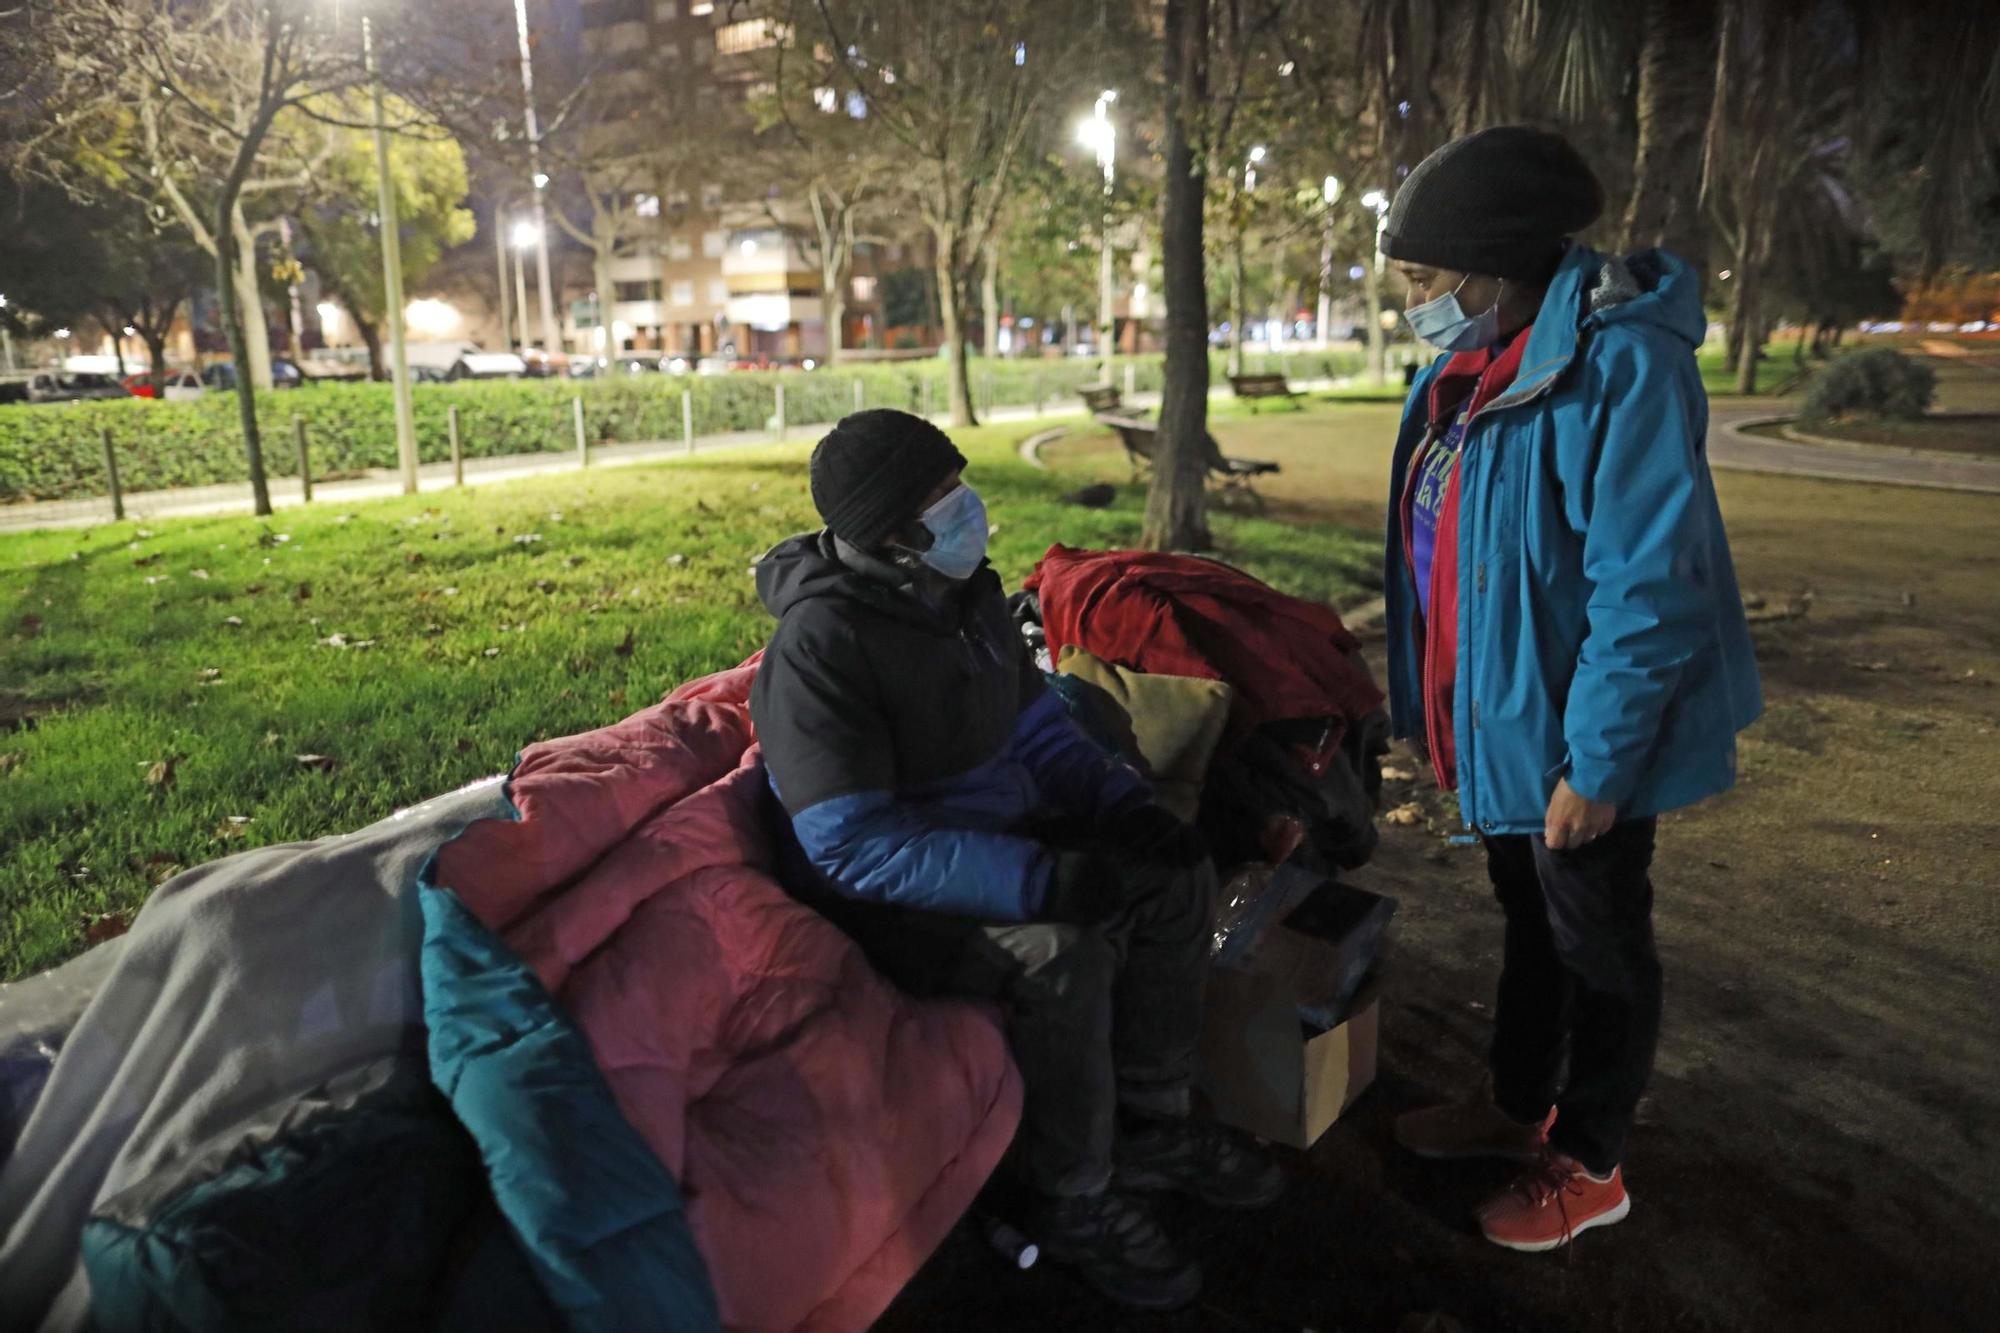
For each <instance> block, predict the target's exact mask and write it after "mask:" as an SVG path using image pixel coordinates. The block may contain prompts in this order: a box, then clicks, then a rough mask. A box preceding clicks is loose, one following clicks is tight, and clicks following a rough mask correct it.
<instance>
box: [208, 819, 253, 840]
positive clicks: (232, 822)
mask: <svg viewBox="0 0 2000 1333" xmlns="http://www.w3.org/2000/svg"><path fill="white" fill-rule="evenodd" d="M249 824H250V816H248V815H225V816H223V818H222V822H221V823H219V824H217V825H216V826H215V836H216V837H218V838H223V839H230V838H241V837H244V836H246V835H247V834H248V833H249V832H250V829H249Z"/></svg>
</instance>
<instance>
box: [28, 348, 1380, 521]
mask: <svg viewBox="0 0 2000 1333" xmlns="http://www.w3.org/2000/svg"><path fill="white" fill-rule="evenodd" d="M1359 362H1360V358H1359V357H1358V356H1357V355H1355V354H1353V353H1342V352H1331V353H1325V352H1299V353H1289V354H1283V355H1280V356H1275V357H1274V356H1251V357H1249V358H1247V365H1246V369H1248V370H1249V371H1250V372H1252V373H1270V372H1273V371H1279V370H1282V371H1283V372H1284V373H1286V374H1288V375H1292V376H1294V377H1297V378H1313V377H1319V376H1333V375H1341V374H1348V373H1352V372H1353V371H1354V370H1356V369H1358V367H1359ZM1118 364H1119V371H1118V378H1119V382H1120V385H1121V387H1122V385H1123V381H1124V373H1125V372H1124V367H1125V366H1126V365H1127V364H1129V365H1130V366H1131V367H1132V372H1133V377H1134V382H1135V385H1136V387H1137V388H1139V389H1140V390H1153V389H1158V388H1159V387H1160V382H1161V358H1160V357H1158V356H1142V357H1129V358H1119V363H1118ZM1098 370H1099V363H1098V362H1097V361H1095V360H1086V359H1083V358H1069V359H1065V360H1040V361H1009V360H1001V361H986V360H983V359H979V360H975V361H974V362H973V364H972V391H973V396H974V401H975V403H976V405H977V406H978V407H980V408H981V409H985V408H990V407H996V406H1026V405H1031V404H1040V403H1047V404H1049V405H1051V406H1053V407H1067V406H1070V405H1073V404H1074V403H1075V401H1076V390H1077V388H1078V387H1079V386H1080V385H1084V384H1089V383H1092V382H1093V381H1095V380H1096V379H1097V378H1098ZM1211 373H1212V377H1213V379H1214V382H1216V383H1221V382H1222V368H1221V359H1220V357H1219V356H1218V357H1216V358H1215V360H1214V364H1213V365H1212V368H1211ZM857 383H859V384H860V386H861V398H862V402H863V404H864V405H866V406H869V407H900V408H904V409H907V410H910V411H921V410H923V409H924V408H926V407H928V408H929V409H930V410H931V411H934V412H941V411H943V410H944V408H945V405H946V389H945V365H944V363H943V361H941V360H935V359H927V360H924V361H901V362H895V363H891V364H849V365H838V366H832V367H828V368H824V369H821V370H813V371H742V372H736V373H732V374H728V375H643V376H626V377H620V378H614V379H602V380H485V381H469V382H462V383H457V384H419V385H417V386H415V387H414V389H413V391H412V401H413V404H414V406H415V409H416V427H417V454H418V457H419V458H420V459H421V460H422V461H424V462H426V463H434V462H440V461H443V460H445V459H447V458H449V457H450V449H451V446H450V443H449V439H448V437H447V433H446V431H447V427H446V417H447V410H448V409H449V408H451V407H453V406H456V407H457V408H458V412H459V441H460V444H461V446H462V448H463V450H464V453H465V456H466V457H468V458H486V457H494V456H500V455H507V454H531V453H549V452H565V451H568V450H571V449H574V448H575V447H576V434H575V426H574V424H573V421H572V416H571V407H570V399H571V398H572V397H580V398H582V399H583V409H584V423H585V430H586V431H587V432H588V434H589V435H590V437H591V439H592V440H593V441H594V442H599V443H605V442H637V441H645V440H678V439H680V438H681V392H682V391H683V390H686V391H688V392H689V393H690V394H691V395H692V406H693V410H694V429H695V433H696V434H697V435H712V434H717V433H721V432H726V431H747V430H763V429H767V428H769V427H770V426H771V425H772V423H773V422H774V420H775V417H776V410H777V387H778V386H779V385H781V384H782V385H783V386H784V389H785V419H786V422H787V424H788V425H815V424H820V423H825V422H831V421H835V420H838V419H839V418H840V417H841V416H843V415H845V414H846V413H848V412H850V411H852V410H853V409H854V402H855V396H854V394H855V389H854V386H855V385H856V384H857ZM294 416H298V417H302V418H304V420H305V423H306V432H307V436H308V439H309V441H310V445H311V453H312V466H313V472H314V474H315V475H317V476H324V475H329V474H334V473H346V472H355V471H360V470H362V469H365V468H386V467H394V466H395V464H396V436H395V407H394V403H393V400H392V398H391V396H390V388H389V386H388V385H386V384H316V385H310V386H308V387H306V388H302V389H295V390H287V391H285V392H283V393H264V394H259V395H258V397H257V417H258V421H259V423H260V425H261V426H262V427H263V437H264V466H265V470H266V471H267V473H268V474H269V475H271V476H273V477H285V476H294V475H296V474H297V471H298V455H297V452H296V450H295V449H294V448H293V445H292V424H291V423H292V418H293V417H294ZM106 428H108V429H109V430H110V432H111V437H112V440H113V442H114V444H115V446H116V448H117V453H118V470H119V480H120V483H121V484H122V485H123V486H124V488H125V489H126V490H128V491H150V490H161V489H165V488H168V487H174V486H202V485H209V484H212V483H216V482H234V481H241V480H243V477H244V462H243V444H242V438H241V435H240V434H239V431H238V428H237V421H236V396H235V395H234V394H233V393H213V392H211V393H208V394H205V395H203V396H202V397H201V398H199V399H196V400H194V401H191V402H171V403H170V402H155V401H153V400H150V399H143V398H130V399H120V400H113V401H95V402H81V403H69V404H61V405H17V406H9V407H5V408H0V503H11V502H20V501H28V500H51V499H71V498H78V497H87V496H95V495H102V494H104V493H105V491H106V483H105V476H104V452H103V443H102V433H103V431H104V430H105V429H106Z"/></svg>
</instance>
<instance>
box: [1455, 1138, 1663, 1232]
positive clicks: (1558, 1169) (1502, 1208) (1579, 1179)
mask: <svg viewBox="0 0 2000 1333" xmlns="http://www.w3.org/2000/svg"><path fill="white" fill-rule="evenodd" d="M1631 1211H1632V1199H1631V1196H1630V1195H1628V1194H1626V1193H1625V1176H1624V1172H1623V1170H1622V1169H1621V1168H1619V1167H1613V1168H1611V1176H1610V1178H1609V1179H1608V1180H1599V1179H1597V1178H1596V1177H1595V1176H1593V1175H1591V1174H1590V1172H1588V1171H1586V1170H1584V1169H1583V1163H1582V1162H1579V1161H1577V1160H1576V1159H1575V1158H1574V1157H1566V1156H1564V1155H1563V1154H1562V1153H1559V1152H1555V1151H1553V1150H1551V1151H1549V1152H1547V1153H1545V1154H1544V1155H1543V1157H1542V1160H1541V1161H1540V1162H1538V1163H1536V1164H1535V1165H1534V1166H1532V1167H1530V1168H1529V1169H1528V1170H1526V1171H1524V1172H1522V1173H1521V1175H1520V1177H1519V1178H1518V1179H1516V1180H1515V1181H1514V1183H1513V1184H1512V1185H1511V1186H1509V1187H1508V1188H1507V1189H1506V1190H1504V1191H1502V1192H1501V1193H1499V1194H1496V1195H1495V1196H1493V1197H1492V1198H1491V1199H1488V1200H1487V1201H1486V1202H1485V1203H1483V1204H1481V1205H1480V1207H1479V1211H1478V1212H1477V1213H1476V1214H1475V1216H1476V1217H1478V1219H1479V1229H1480V1231H1482V1232H1484V1233H1485V1236H1486V1239H1488V1240H1490V1241H1492V1242H1493V1243H1494V1244H1495V1245H1504V1246H1506V1247H1507V1248H1508V1249H1510V1250H1530V1251H1540V1250H1553V1249H1556V1248H1557V1247H1558V1246H1563V1245H1567V1244H1569V1243H1570V1242H1571V1241H1572V1240H1574V1239H1576V1237H1578V1236H1580V1235H1582V1234H1583V1233H1584V1232H1586V1231H1588V1230H1590V1229H1591V1228H1592V1227H1608V1226H1610V1225H1611V1224H1612V1223H1613V1222H1622V1221H1624V1220H1625V1215H1626V1214H1627V1213H1629V1212H1631Z"/></svg>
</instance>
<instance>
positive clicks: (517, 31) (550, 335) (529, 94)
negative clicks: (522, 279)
mask: <svg viewBox="0 0 2000 1333" xmlns="http://www.w3.org/2000/svg"><path fill="white" fill-rule="evenodd" d="M514 35H515V37H516V38H517V39H518V40H519V42H520V47H521V102H522V105H523V109H524V111H525V113H526V114H525V117H524V119H525V122H526V124H527V128H528V172H529V181H530V183H531V184H532V185H533V186H534V187H535V189H534V199H535V241H534V245H535V281H536V283H537V285H538V286H539V287H540V288H541V298H542V343H543V345H544V346H545V348H546V349H547V351H548V353H549V355H550V356H554V355H555V354H556V353H557V352H559V351H561V350H562V329H561V328H560V327H558V326H557V324H556V294H555V288H554V286H553V284H552V283H551V281H550V279H549V217H548V210H547V206H546V203H545V201H544V200H543V198H542V192H543V191H544V190H546V189H548V186H549V177H548V173H547V172H545V171H543V170H542V132H541V129H540V127H539V126H538V125H537V124H536V121H535V65H534V60H533V57H532V56H531V55H530V53H529V50H528V0H514ZM521 323H522V327H524V328H525V327H526V326H527V320H526V319H525V318H524V319H523V320H522V321H521ZM527 345H528V344H527V339H525V338H523V339H522V340H521V346H522V347H523V349H525V348H526V347H527Z"/></svg>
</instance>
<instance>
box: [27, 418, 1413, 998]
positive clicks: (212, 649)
mask: <svg viewBox="0 0 2000 1333" xmlns="http://www.w3.org/2000/svg"><path fill="white" fill-rule="evenodd" d="M1378 410H1379V409H1378ZM1271 415H1283V414H1271ZM1290 415H1292V416H1293V417H1295V418H1296V417H1302V416H1306V415H1308V414H1307V413H1294V414H1290ZM1032 429H1033V426H1031V425H1027V424H1010V425H1007V426H1004V427H992V428H985V429H981V430H977V431H972V432H965V433H962V434H961V435H960V436H959V437H958V438H959V442H960V444H961V446H962V447H963V448H964V449H965V451H966V453H967V455H968V457H969V458H971V460H972V463H973V469H972V473H971V475H972V478H973V480H974V481H975V482H976V484H977V485H978V486H979V488H980V489H981V491H982V492H983V493H984V494H985V495H986V497H987V500H988V503H989V505H990V507H991V509H992V513H993V518H994V521H995V522H996V523H998V525H999V530H998V532H997V533H996V534H995V536H994V538H993V557H994V560H995V563H996V564H997V565H998V567H999V568H1000V570H1001V572H1002V574H1003V575H1004V577H1005V578H1006V580H1007V582H1008V584H1009V586H1010V587H1011V586H1013V585H1015V584H1017V583H1018V582H1019V581H1020V579H1021V578H1022V576H1024V575H1025V574H1026V573H1027V572H1028V571H1029V569H1031V568H1032V567H1033V565H1034V562H1035V561H1036V559H1037V558H1039V556H1040V555H1041V553H1042V551H1043V550H1044V549H1045V548H1046V547H1047V546H1048V544H1049V543H1050V542H1052V541H1062V542H1066V543H1070V544H1072V545H1082V546H1111V545H1121V544H1122V545H1129V544H1132V543H1133V542H1135V541H1136V539H1137V537H1138V533H1139V527H1140V514H1141V509H1142V506H1143V502H1144V497H1143V495H1142V494H1141V493H1139V492H1138V491H1137V490H1136V489H1134V488H1132V487H1129V486H1121V487H1120V493H1119V496H1118V499H1117V502H1116V503H1115V504H1114V505H1113V506H1112V507H1111V508H1110V509H1107V510H1102V511H1095V510H1086V509H1080V508H1077V507H1074V506H1070V505H1066V504H1064V503H1062V502H1061V500H1060V494H1061V492H1062V490H1063V489H1064V487H1065V486H1066V485H1074V484H1076V483H1075V479H1074V478H1073V477H1072V478H1061V477H1057V476H1052V475H1050V474H1047V473H1042V472H1037V471H1036V470H1034V469H1032V468H1030V467H1029V466H1028V465H1027V464H1025V463H1023V462H1021V461H1020V459H1019V458H1018V457H1017V456H1016V454H1015V447H1016V445H1017V444H1018V442H1019V441H1020V440H1021V439H1022V438H1023V437H1024V436H1026V435H1027V434H1028V433H1030V431H1031V430H1032ZM807 452H808V447H807V446H805V445H787V446H783V447H769V448H763V449H756V450H740V451H736V452H734V453H730V454H717V455H708V456H704V457H701V458H698V459H694V460H688V461H684V462H674V463H666V464H661V465H656V466H649V467H631V468H617V469H606V470H604V471H601V472H596V473H592V474H588V475H581V474H576V475H566V476H562V477H559V478H546V479H536V480H532V481H523V482H518V483H510V484H505V485H495V486H487V487H479V488H475V489H471V490H467V491H463V492H459V493H455V494H441V495H426V496H422V497H417V498H410V499H400V500H394V501H378V502H370V503H364V504H355V505H352V506H348V507H341V506H323V507H315V508H314V509H312V510H309V511H299V510H293V511H288V512H286V513H285V514H283V515H281V516H279V517H277V518H274V519H270V520H264V521H258V520H253V519H240V518H227V519H191V520H179V521H167V522H156V523H152V524H149V525H146V526H140V525H137V524H133V523H122V524H116V525H108V526H104V527H98V528H91V529H85V530H79V531H63V532H51V533H32V534H23V535H10V536H5V537H0V847H4V848H5V849H6V850H5V854H4V859H3V860H0V977H17V976H20V975H22V974H24V973H26V972H30V971H33V970H36V969H39V968H43V967H46V966H48V965H50V964H52V963H55V962H58V961H60V960H61V959H63V958H65V957H67V956H69V955H70V954H73V953H75V952H76V951H77V950H79V949H80V948H81V947H82V946H83V941H84V934H83V932H84V930H85V928H86V924H87V923H88V922H89V921H90V920H91V919H92V918H94V917H96V916H98V915H100V914H104V913H111V912H128V911H130V910H132V909H134V908H136V907H137V906H138V905H139V903H140V902H141V901H143V900H144V898H145V896H146V894H147V893H148V892H149V891H150V890H151V889H152V887H153V886H154V885H155V884H157V883H159V882H160V881H161V880H163V879H165V878H166V877H168V876H169V875H171V874H172V873H174V871H175V870H176V869H177V868H179V867H185V866H190V865H195V864H198V863H200V862H203V861H207V860H210V859H212V858H214V857H217V856H221V855H223V854H226V853H228V852H232V851H237V850H241V849H243V848H247V847H254V846H258V845H262V844H265V843H272V842H282V841H288V840H294V839H301V838H313V837H319V836H322V835H325V834H329V833H337V832H341V831H343V830H346V829H351V828H355V827H357V826H359V825H362V824H365V823H368V822H370V821H372V820H375V819H379V818H381V817H382V816H384V815H387V814H388V813H390V812H391V811H393V810H394V809H396V808H397V807H399V806H401V805H405V804H408V803H410V802H413V801H416V800H419V799H422V798H424V797H427V796H430V795H433V794H435V793H438V792H442V791H446V790H449V789H451V788H453V787H455V786H457V785H459V784H461V783H464V782H467V781H470V780H472V779H474V778H478V777H481V776H483V775H486V774H489V773H495V772H500V771H502V770H504V769H506V768H507V767H508V766H509V764H510V763H511V762H512V760H513V758H514V755H515V754H516V752H517V751H518V750H519V749H520V748H521V747H522V746H524V745H527V744H528V743H530V742H532V741H534V740H537V739H539V738H542V737H548V736H558V735H564V734H568V733H572V732H576V731H582V730H587V729H589V728H592V727H598V726H602V725H604V724H606V723H609V722H612V721H615V720H616V719H618V718H620V717H622V716H624V715H626V714H627V713H630V712H632V711H634V710H635V709H638V708H641V707H644V706H645V705H647V704H650V703H652V702H653V701H654V700H655V699H657V698H658V697H659V696H660V695H661V694H662V693H664V692H665V691H667V690H668V689H670V688H672V687H673V686H674V685H676V684H678V683H679V682H681V681H684V680H686V679H688V678H690V677H693V676H696V675H700V674H703V673H706V672H709V671H713V670H716V669H718V668H721V667H726V666H730V665H733V664H734V663H736V662H738V661H740V660H741V659H742V658H743V657H744V656H746V655H747V654H749V653H751V652H753V651H755V650H756V649H757V648H758V647H760V646H761V645H762V643H763V641H764V638H765V636H766V634H767V632H768V629H769V621H768V619H767V617H766V615H765V613H764V611H763V609H762V607H761V606H760V605H759V604H758V603H757V601H756V596H755V590H754V587H753V584H752V579H751V575H750V572H749V567H750V563H751V561H752V560H753V559H755V558H756V556H757V555H758V554H759V553H761V552H762V551H763V550H765V549H766V548H767V547H769V546H770V545H772V544H773V543H774V542H776V541H777V540H779V539H780V538H782V537H785V536H787V535H789V534H791V533H793V532H797V531H801V530H803V529H806V528H808V527H812V526H816V522H815V520H814V517H813V513H812V506H811V501H810V497H809V495H808V492H807V488H806V475H805V459H806V455H807ZM1215 529H1216V537H1217V540H1218V542H1219V543H1220V547H1221V549H1220V550H1219V552H1218V554H1220V555H1222V556H1224V557H1225V558H1228V559H1231V560H1233V561H1235V562H1237V563H1239V564H1242V565H1244V566H1245V567H1247V568H1249V569H1251V570H1253V571H1254V572H1256V573H1258V574H1259V575H1261V576H1262V577H1264V578H1266V579H1268V580H1269V581H1270V582H1272V583H1274V584H1276V585H1277V586H1279V587H1281V588H1284V589H1286V590H1287V591H1290V592H1294V593H1298V594H1300V595H1304V596H1309V597H1314V598H1318V599H1322V600H1335V601H1342V600H1346V599H1348V598H1351V597H1352V596H1353V595H1354V594H1355V591H1356V589H1357V588H1358V587H1359V586H1360V584H1361V583H1362V582H1363V581H1364V580H1368V579H1372V578H1374V577H1375V574H1374V565H1375V562H1376V559H1377V556H1376V551H1375V543H1374V541H1373V539H1372V538H1368V537H1365V536H1361V535H1357V534H1355V533H1353V532H1351V531H1349V530H1347V529H1345V528H1341V527H1338V526H1333V525H1324V524H1322V525H1315V526H1313V527H1310V528H1303V529H1302V528H1299V527H1295V526H1288V525H1287V524H1285V523H1283V522H1280V521H1277V520H1275V519H1258V518H1248V517H1241V516H1232V515H1228V514H1218V515H1217V516H1216V518H1215ZM302 755H304V756H320V758H318V759H311V760H302V759H301V758H300V757H299V756H302Z"/></svg>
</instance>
